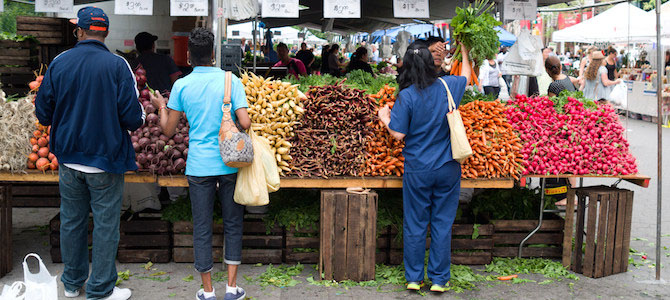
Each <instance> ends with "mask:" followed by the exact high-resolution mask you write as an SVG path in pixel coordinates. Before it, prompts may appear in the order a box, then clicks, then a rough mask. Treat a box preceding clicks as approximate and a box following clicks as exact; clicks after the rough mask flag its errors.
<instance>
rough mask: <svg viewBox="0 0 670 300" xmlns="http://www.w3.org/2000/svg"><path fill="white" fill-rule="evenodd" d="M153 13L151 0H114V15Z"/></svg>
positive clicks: (148, 14) (149, 14)
mask: <svg viewBox="0 0 670 300" xmlns="http://www.w3.org/2000/svg"><path fill="white" fill-rule="evenodd" d="M153 12H154V1H153V0H115V1H114V13H115V14H117V15H147V16H151V15H153Z"/></svg>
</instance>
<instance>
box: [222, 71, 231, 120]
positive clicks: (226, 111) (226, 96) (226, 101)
mask: <svg viewBox="0 0 670 300" xmlns="http://www.w3.org/2000/svg"><path fill="white" fill-rule="evenodd" d="M232 80H233V75H232V74H231V73H230V72H226V73H225V85H224V87H223V88H224V92H223V104H222V105H221V111H223V119H222V120H221V123H223V122H225V121H228V120H231V119H232V117H231V115H230V114H231V111H232V108H231V105H230V93H231V91H230V90H231V88H232Z"/></svg>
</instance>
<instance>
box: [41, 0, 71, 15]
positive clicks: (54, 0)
mask: <svg viewBox="0 0 670 300" xmlns="http://www.w3.org/2000/svg"><path fill="white" fill-rule="evenodd" d="M73 6H74V0H35V11H36V12H54V13H71V12H73V8H72V7H73Z"/></svg>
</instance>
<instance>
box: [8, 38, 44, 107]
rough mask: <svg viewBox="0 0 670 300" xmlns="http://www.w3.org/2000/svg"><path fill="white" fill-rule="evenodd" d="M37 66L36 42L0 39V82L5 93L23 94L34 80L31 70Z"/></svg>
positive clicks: (28, 89)
mask: <svg viewBox="0 0 670 300" xmlns="http://www.w3.org/2000/svg"><path fill="white" fill-rule="evenodd" d="M37 66H38V59H37V49H36V44H35V43H34V42H32V41H28V40H27V41H22V42H15V41H10V40H0V83H2V90H3V91H4V92H5V93H6V94H7V95H14V94H19V95H20V96H24V95H25V94H26V93H28V92H29V91H30V88H29V87H28V83H29V82H31V81H33V80H34V75H33V74H32V70H33V69H35V68H36V67H37Z"/></svg>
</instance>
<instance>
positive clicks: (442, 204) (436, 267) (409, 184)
mask: <svg viewBox="0 0 670 300" xmlns="http://www.w3.org/2000/svg"><path fill="white" fill-rule="evenodd" d="M460 190H461V165H460V164H459V163H458V162H456V161H455V160H452V161H450V162H448V163H446V164H445V165H444V166H442V167H440V168H439V169H437V170H434V171H426V172H406V173H405V174H404V176H403V189H402V191H403V210H404V222H403V241H404V249H403V250H404V254H403V259H404V263H405V279H406V280H407V281H408V282H421V281H423V278H424V257H425V249H426V233H427V231H428V225H429V224H430V237H431V243H430V253H429V259H428V278H429V279H430V280H431V281H432V282H433V284H439V285H445V284H446V283H447V282H448V281H449V279H450V278H451V271H450V268H451V226H452V225H453V223H454V218H456V209H457V208H458V197H459V194H460Z"/></svg>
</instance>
